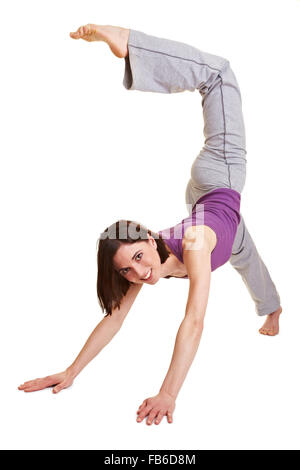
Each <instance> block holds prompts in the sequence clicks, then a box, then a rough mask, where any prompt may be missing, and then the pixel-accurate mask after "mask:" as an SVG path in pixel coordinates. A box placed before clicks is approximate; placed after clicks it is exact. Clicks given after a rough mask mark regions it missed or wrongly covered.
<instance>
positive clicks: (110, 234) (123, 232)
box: [97, 220, 169, 316]
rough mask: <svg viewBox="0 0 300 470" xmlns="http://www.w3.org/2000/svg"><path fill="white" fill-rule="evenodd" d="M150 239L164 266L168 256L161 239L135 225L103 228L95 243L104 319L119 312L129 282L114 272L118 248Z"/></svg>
mask: <svg viewBox="0 0 300 470" xmlns="http://www.w3.org/2000/svg"><path fill="white" fill-rule="evenodd" d="M148 234H149V235H151V236H152V237H153V238H154V239H155V241H156V244H157V252H158V254H159V257H160V261H161V263H162V264H163V263H164V262H165V261H166V260H167V258H168V257H169V252H168V250H167V247H166V245H165V242H164V241H163V239H162V237H161V236H160V235H159V234H158V233H155V232H152V231H151V230H149V229H147V228H146V227H145V226H143V225H141V224H140V223H138V222H133V221H131V220H118V221H117V222H115V223H114V224H112V225H111V226H110V227H108V228H106V229H105V230H104V232H102V234H101V235H100V238H99V239H98V253H97V265H98V274H97V296H98V300H99V303H100V306H101V308H102V311H103V312H105V313H106V315H105V316H108V315H111V314H112V310H113V309H115V308H118V309H120V305H121V300H122V298H123V297H124V295H126V293H127V291H128V289H129V287H130V285H131V284H133V283H132V282H130V281H128V280H127V279H125V278H124V277H123V276H122V275H121V274H119V273H118V271H116V270H115V269H114V265H113V258H114V256H115V254H116V252H117V251H118V249H119V247H120V246H121V245H122V244H124V243H126V244H127V243H128V244H129V243H136V242H139V241H148V236H147V235H148Z"/></svg>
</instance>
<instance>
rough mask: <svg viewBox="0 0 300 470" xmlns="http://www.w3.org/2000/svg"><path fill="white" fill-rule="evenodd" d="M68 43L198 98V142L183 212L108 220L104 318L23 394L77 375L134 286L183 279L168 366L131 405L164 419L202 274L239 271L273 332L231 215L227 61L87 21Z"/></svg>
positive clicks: (234, 115) (112, 328)
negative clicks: (168, 223) (100, 45)
mask: <svg viewBox="0 0 300 470" xmlns="http://www.w3.org/2000/svg"><path fill="white" fill-rule="evenodd" d="M70 36H71V37H72V38H74V39H80V38H81V39H84V40H86V41H104V42H106V43H107V44H108V45H109V47H110V49H111V50H112V52H113V53H114V55H115V56H117V57H119V58H124V59H125V73H124V79H123V84H124V86H125V88H126V89H129V90H140V91H148V92H159V93H176V92H181V91H184V90H189V91H195V90H198V91H199V92H200V94H201V96H202V107H203V117H204V135H205V145H204V147H203V149H202V150H201V151H200V153H199V155H198V156H197V157H196V159H195V161H194V163H193V165H192V169H191V178H190V180H189V182H188V185H187V188H186V204H187V208H188V211H189V216H188V217H186V218H185V219H183V220H182V221H181V222H180V223H179V224H177V225H175V226H174V227H171V228H169V229H164V230H161V231H159V232H158V233H155V232H151V231H150V230H149V229H147V228H146V227H144V226H142V225H140V224H138V223H136V222H132V221H125V220H121V221H117V222H115V223H114V224H112V225H111V226H110V227H108V228H107V229H106V230H105V231H104V232H103V233H102V234H101V236H100V239H99V245H98V279H97V293H98V298H99V302H100V305H101V307H102V309H103V310H104V311H105V312H106V316H105V317H104V318H103V319H102V321H101V322H100V323H99V324H98V325H97V326H96V328H95V329H94V331H93V332H92V333H91V335H90V337H89V338H88V340H87V342H86V343H85V345H84V347H83V349H82V350H81V352H80V353H79V355H78V356H77V358H76V359H75V361H74V362H73V364H71V366H70V367H68V368H67V370H65V371H64V372H61V373H59V374H55V375H52V376H48V377H44V378H41V379H36V380H33V381H29V382H25V383H24V384H23V385H21V386H19V389H20V390H24V391H25V392H31V391H36V390H41V389H43V388H45V387H50V386H54V388H53V392H54V393H57V392H59V391H60V390H62V389H63V388H66V387H68V386H70V385H71V384H72V383H73V380H74V378H75V377H76V376H77V375H78V374H79V372H80V371H81V370H82V369H83V368H84V367H85V366H86V365H87V364H88V363H89V362H90V361H91V360H92V359H93V358H94V357H95V356H96V355H97V354H98V353H99V352H100V351H101V350H102V349H103V347H104V346H105V345H106V344H107V343H108V342H109V341H110V340H111V339H112V338H113V336H114V335H115V334H116V333H117V331H119V329H120V328H121V326H122V324H123V321H124V319H125V317H126V315H127V314H128V312H129V310H130V308H131V306H132V304H133V302H134V300H135V298H136V296H137V294H138V293H139V292H140V289H141V287H142V285H143V284H145V283H147V284H151V285H154V284H156V283H157V282H158V281H159V280H160V279H161V278H166V277H179V278H188V279H189V294H188V299H187V304H186V311H185V316H184V319H183V321H182V323H181V325H180V327H179V330H178V334H177V337H176V342H175V348H174V353H173V356H172V360H171V364H170V367H169V370H168V372H167V375H166V377H165V379H164V382H163V384H162V386H161V389H160V391H159V393H158V394H157V395H156V396H154V397H150V398H147V399H146V400H144V402H143V403H142V404H141V406H140V407H139V409H138V411H137V414H138V418H137V421H142V420H143V419H144V418H145V417H148V418H147V424H152V422H153V420H155V423H156V424H159V423H160V421H161V420H162V418H163V416H165V415H167V419H168V422H172V419H173V418H172V417H173V411H174V408H175V400H176V397H177V395H178V392H179V390H180V388H181V386H182V384H183V381H184V379H185V377H186V374H187V372H188V370H189V367H190V365H191V363H192V361H193V359H194V357H195V354H196V351H197V349H198V345H199V342H200V338H201V335H202V330H203V320H204V316H205V311H206V306H207V301H208V294H209V286H210V279H211V272H212V271H214V270H215V269H217V268H218V267H219V266H222V265H223V264H224V263H226V262H227V261H228V260H229V261H230V263H231V264H232V266H233V267H234V268H235V269H236V270H237V271H238V272H239V273H240V275H241V277H242V280H243V281H244V283H245V284H246V286H247V288H248V290H249V292H250V295H251V297H252V299H253V301H254V303H255V308H256V312H257V314H258V315H261V316H267V318H266V321H265V323H264V325H263V327H262V328H261V329H260V330H259V331H260V333H262V334H264V335H270V336H274V335H276V334H277V333H278V332H279V315H280V313H281V311H282V309H281V306H280V298H279V295H278V293H277V291H276V288H275V285H274V283H273V281H272V280H271V277H270V275H269V272H268V270H267V268H266V266H265V265H264V263H263V261H262V259H261V258H260V256H259V254H258V252H257V249H256V247H255V244H254V242H253V240H252V238H251V236H250V234H249V232H248V230H247V228H246V225H245V222H244V219H243V217H242V216H241V214H240V198H241V196H240V194H241V191H242V189H243V187H244V184H245V176H246V162H247V161H246V153H247V152H246V149H245V129H244V120H243V114H242V101H241V95H240V90H239V86H238V83H237V80H236V77H235V75H234V73H233V72H232V70H231V68H230V64H229V62H228V60H226V59H224V58H222V57H219V56H215V55H212V54H209V53H206V52H203V51H200V50H199V49H196V48H194V47H192V46H190V45H187V44H184V43H181V42H176V41H173V40H169V39H163V38H158V37H155V36H150V35H147V34H145V33H143V32H139V31H135V30H129V29H126V28H119V27H115V26H98V25H92V24H88V25H86V26H81V27H80V28H78V30H77V31H76V32H74V33H70Z"/></svg>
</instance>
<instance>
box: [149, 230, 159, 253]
mask: <svg viewBox="0 0 300 470" xmlns="http://www.w3.org/2000/svg"><path fill="white" fill-rule="evenodd" d="M148 241H149V243H150V244H151V245H152V246H153V247H154V248H155V249H157V243H156V241H155V239H154V238H153V237H152V236H151V235H149V233H148Z"/></svg>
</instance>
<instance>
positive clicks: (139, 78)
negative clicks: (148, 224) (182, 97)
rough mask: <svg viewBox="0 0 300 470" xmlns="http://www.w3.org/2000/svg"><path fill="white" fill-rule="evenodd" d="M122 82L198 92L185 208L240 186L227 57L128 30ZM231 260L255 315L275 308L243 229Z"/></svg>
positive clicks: (240, 154)
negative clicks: (195, 147)
mask: <svg viewBox="0 0 300 470" xmlns="http://www.w3.org/2000/svg"><path fill="white" fill-rule="evenodd" d="M128 52H129V53H128V56H127V57H125V71H124V79H123V85H124V87H125V88H126V89H128V90H139V91H145V92H156V93H178V92H183V91H186V90H188V91H192V92H193V91H195V90H198V91H199V93H200V94H201V96H202V108H203V119H204V129H203V132H204V136H205V142H204V146H203V148H202V149H201V151H200V152H199V154H198V155H197V157H196V158H195V161H194V162H193V165H192V168H191V177H190V180H189V181H188V184H187V187H186V194H185V197H186V204H187V209H188V211H189V213H191V208H192V206H193V205H194V204H195V203H196V201H197V200H198V199H199V198H200V197H201V196H203V195H204V194H207V193H208V192H210V191H213V190H214V189H217V188H224V187H225V188H231V189H234V190H235V191H238V192H239V193H241V192H242V190H243V187H244V184H245V178H246V164H247V160H246V154H247V152H246V138H245V126H244V119H243V113H242V100H241V93H240V89H239V85H238V83H237V80H236V77H235V75H234V73H233V71H232V70H231V67H230V63H229V61H228V60H226V59H224V58H222V57H219V56H216V55H213V54H209V53H207V52H204V51H202V50H199V49H197V48H195V47H193V46H190V45H188V44H184V43H182V42H178V41H173V40H170V39H164V38H159V37H155V36H150V35H148V34H145V33H143V32H140V31H136V30H132V29H131V30H130V34H129V41H128ZM230 263H231V264H232V266H233V267H234V268H235V269H236V270H237V272H238V273H239V274H240V275H241V277H242V279H243V281H244V283H245V285H246V287H247V289H248V291H249V293H250V295H251V297H252V299H253V301H254V303H255V309H256V313H257V314H258V315H266V314H269V313H272V312H274V311H275V310H277V308H278V307H279V306H280V298H279V295H278V293H277V291H276V287H275V285H274V283H273V281H272V279H271V277H270V274H269V272H268V270H267V268H266V266H265V264H264V263H263V261H262V259H261V257H260V255H259V253H258V251H257V249H256V246H255V244H254V242H253V240H252V238H251V236H250V234H249V232H248V230H247V227H246V225H245V222H244V219H243V217H242V215H241V221H240V224H239V227H238V231H237V234H236V238H235V241H234V245H233V249H232V256H231V258H230Z"/></svg>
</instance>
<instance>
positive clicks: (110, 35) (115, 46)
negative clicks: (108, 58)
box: [70, 24, 130, 58]
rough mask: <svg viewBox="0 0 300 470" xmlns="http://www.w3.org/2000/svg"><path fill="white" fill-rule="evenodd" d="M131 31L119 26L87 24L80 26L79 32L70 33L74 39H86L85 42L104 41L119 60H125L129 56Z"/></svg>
mask: <svg viewBox="0 0 300 470" xmlns="http://www.w3.org/2000/svg"><path fill="white" fill-rule="evenodd" d="M129 31H130V30H129V29H126V28H120V27H118V26H110V25H105V26H102V25H97V24H87V25H85V26H80V27H79V28H78V29H77V31H75V32H72V33H70V37H71V38H73V39H84V40H85V41H88V42H92V41H104V42H106V43H107V44H108V45H109V47H110V49H111V51H112V52H113V54H114V55H115V56H117V57H119V58H124V57H126V56H127V54H128V49H127V43H128V37H129Z"/></svg>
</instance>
